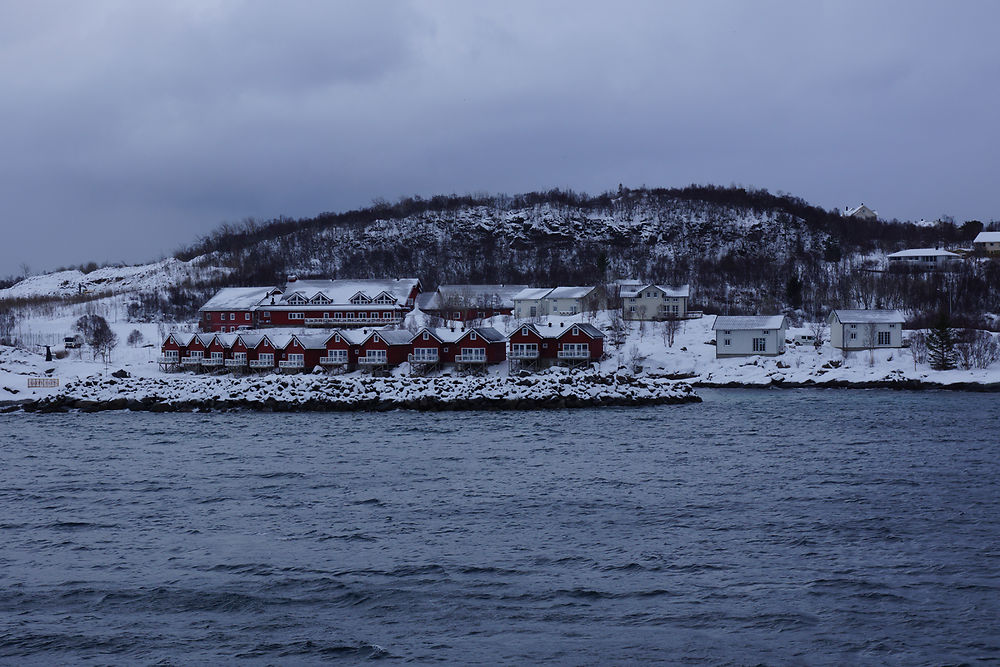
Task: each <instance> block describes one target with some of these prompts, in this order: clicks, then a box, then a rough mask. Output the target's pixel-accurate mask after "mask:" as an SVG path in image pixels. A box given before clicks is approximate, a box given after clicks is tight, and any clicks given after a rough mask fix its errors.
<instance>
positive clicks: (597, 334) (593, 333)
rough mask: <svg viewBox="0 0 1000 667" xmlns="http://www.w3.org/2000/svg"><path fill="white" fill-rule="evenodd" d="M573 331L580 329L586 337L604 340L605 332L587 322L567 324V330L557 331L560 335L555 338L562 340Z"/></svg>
mask: <svg viewBox="0 0 1000 667" xmlns="http://www.w3.org/2000/svg"><path fill="white" fill-rule="evenodd" d="M573 329H579V330H580V331H581V332H582V333H583V334H584V335H586V336H589V337H590V338H604V332H603V331H601V330H600V329H598V328H597V327H595V326H594V325H593V324H588V323H587V322H576V323H572V324H567V325H566V327H565V328H561V327H560V328H559V329H557V331H558V333H557V334H556V335H555V338H562V337H563V336H565V335H566V334H567V333H568V332H570V331H572V330H573Z"/></svg>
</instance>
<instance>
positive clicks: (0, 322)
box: [0, 310, 17, 345]
mask: <svg viewBox="0 0 1000 667" xmlns="http://www.w3.org/2000/svg"><path fill="white" fill-rule="evenodd" d="M15 326H17V317H16V316H15V315H14V311H13V310H0V343H3V344H4V345H13V344H14V341H13V340H11V334H13V333H14V327H15Z"/></svg>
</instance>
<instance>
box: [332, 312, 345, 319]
mask: <svg viewBox="0 0 1000 667" xmlns="http://www.w3.org/2000/svg"><path fill="white" fill-rule="evenodd" d="M343 318H344V314H343V313H334V314H333V319H335V320H341V319H343Z"/></svg>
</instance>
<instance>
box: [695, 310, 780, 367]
mask: <svg viewBox="0 0 1000 667" xmlns="http://www.w3.org/2000/svg"><path fill="white" fill-rule="evenodd" d="M787 328H788V320H787V319H786V318H785V316H784V315H719V316H718V317H716V318H715V323H714V324H713V325H712V330H713V331H715V358H716V359H725V358H727V357H750V356H755V355H759V356H765V357H774V356H777V355H779V354H784V352H785V330H786V329H787Z"/></svg>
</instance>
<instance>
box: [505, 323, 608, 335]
mask: <svg viewBox="0 0 1000 667" xmlns="http://www.w3.org/2000/svg"><path fill="white" fill-rule="evenodd" d="M550 324H551V323H550ZM564 324H565V323H564ZM573 327H577V328H578V329H580V330H581V331H582V332H583V333H584V334H586V335H587V336H589V337H591V338H604V332H603V331H601V330H600V329H598V328H597V327H595V326H594V325H593V324H589V323H587V322H571V323H569V324H565V326H558V327H556V326H544V327H543V326H540V325H537V324H532V323H524V324H521V325H520V326H519V327H517V328H516V329H514V330H513V332H512V333H511V335H513V334H515V333H517V332H519V331H521V329H525V328H527V329H529V330H530V331H532V332H533V333H534V334H535V335H536V336H538V337H540V338H561V337H562V336H563V335H565V334H566V332H567V331H572V330H573ZM497 333H499V332H497Z"/></svg>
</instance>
